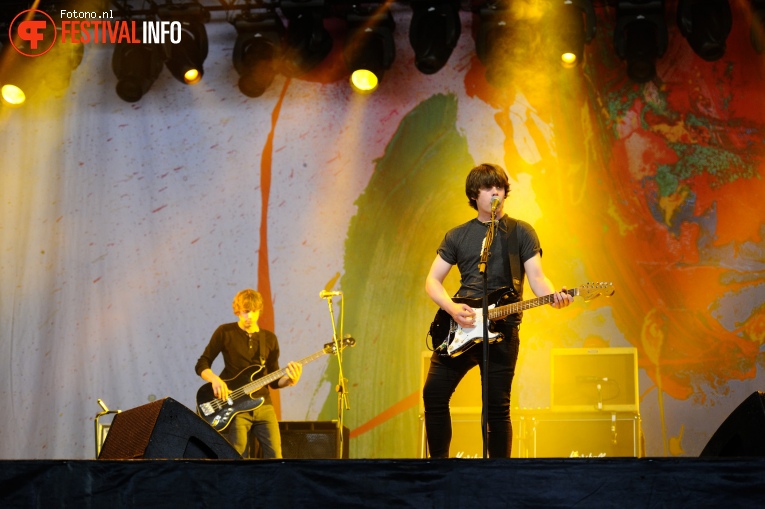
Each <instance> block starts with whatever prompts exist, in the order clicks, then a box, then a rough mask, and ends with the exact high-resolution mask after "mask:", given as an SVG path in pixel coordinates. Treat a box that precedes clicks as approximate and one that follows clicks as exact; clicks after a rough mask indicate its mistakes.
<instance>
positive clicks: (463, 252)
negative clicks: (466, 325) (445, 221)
mask: <svg viewBox="0 0 765 509" xmlns="http://www.w3.org/2000/svg"><path fill="white" fill-rule="evenodd" d="M506 218H507V216H504V217H503V218H502V219H500V220H499V228H497V232H496V234H495V237H494V242H492V244H491V248H490V249H489V265H488V269H487V273H488V276H489V277H488V281H487V286H488V290H489V293H491V292H493V291H494V290H497V289H499V288H503V287H509V288H512V287H513V279H512V275H511V274H510V273H509V266H510V264H509V263H508V262H507V254H505V253H504V252H503V249H502V235H503V234H504V232H506V231H507V230H508V221H507V220H506ZM517 222H518V226H517V229H518V248H519V252H520V253H519V254H520V260H521V264H523V263H525V262H526V261H527V260H529V259H530V258H533V257H534V256H535V255H536V254H537V253H539V254H540V255H541V254H542V248H541V246H540V245H539V237H538V236H537V232H536V231H535V230H534V227H533V226H531V225H530V224H528V223H526V222H525V221H520V220H517ZM488 227H489V225H488V223H482V222H481V221H479V220H478V219H477V218H476V219H472V220H470V221H468V222H467V223H464V224H461V225H459V226H457V227H455V228H452V229H451V230H449V231H448V232H447V233H446V236H445V237H444V240H443V242H441V245H440V246H439V247H438V251H437V252H438V254H439V256H441V258H442V259H443V260H444V261H445V262H447V263H449V264H451V265H456V266H457V269H458V270H459V272H460V289H459V291H458V292H457V296H458V297H469V298H480V297H482V296H483V276H482V275H481V273H480V272H479V271H478V262H479V261H480V259H481V248H482V246H483V241H484V239H485V238H486V230H487V228H488ZM517 277H520V276H517ZM522 283H523V282H522V281H521V284H522ZM517 318H520V316H518V317H517ZM517 321H518V322H519V321H520V320H517Z"/></svg>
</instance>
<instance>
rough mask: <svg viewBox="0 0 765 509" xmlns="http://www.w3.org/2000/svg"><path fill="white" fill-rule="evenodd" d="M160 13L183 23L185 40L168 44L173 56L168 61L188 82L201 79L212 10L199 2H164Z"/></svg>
mask: <svg viewBox="0 0 765 509" xmlns="http://www.w3.org/2000/svg"><path fill="white" fill-rule="evenodd" d="M157 15H158V16H159V18H160V19H162V20H163V21H177V22H179V23H180V26H181V33H180V36H181V42H180V43H178V44H168V48H169V57H168V59H167V61H166V62H165V65H166V66H167V69H168V70H169V71H170V74H172V75H173V77H174V78H175V79H177V80H178V81H180V82H181V83H185V84H186V85H193V84H195V83H199V82H200V81H201V80H202V77H203V76H204V72H205V71H204V61H205V59H206V58H207V52H208V46H209V44H208V41H207V29H206V28H205V23H206V22H207V21H209V20H210V14H209V12H207V10H205V9H203V8H202V6H201V5H199V4H196V3H187V4H167V5H163V6H160V7H159V9H158V11H157Z"/></svg>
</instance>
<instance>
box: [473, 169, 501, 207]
mask: <svg viewBox="0 0 765 509" xmlns="http://www.w3.org/2000/svg"><path fill="white" fill-rule="evenodd" d="M492 187H499V188H502V189H504V190H505V197H507V194H508V193H509V192H510V181H509V180H508V178H507V173H505V170H504V169H503V168H502V167H501V166H500V165H498V164H489V163H483V164H479V165H478V166H476V167H475V168H473V169H472V170H470V173H468V176H467V180H465V194H466V195H467V197H468V200H469V205H470V206H471V207H473V208H474V209H476V210H478V205H476V202H475V199H476V198H478V193H479V192H480V191H481V189H490V188H492Z"/></svg>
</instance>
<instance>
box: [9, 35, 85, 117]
mask: <svg viewBox="0 0 765 509" xmlns="http://www.w3.org/2000/svg"><path fill="white" fill-rule="evenodd" d="M47 30H50V31H51V32H52V30H55V28H54V27H49V28H48V29H47ZM51 32H48V33H47V34H46V35H45V37H46V38H47V37H52V33H51ZM8 41H9V39H8V38H6V39H5V41H4V42H2V43H1V44H2V46H3V50H2V53H1V54H0V66H1V67H2V69H0V74H1V75H2V76H1V77H0V86H1V87H2V100H3V102H4V103H5V104H6V105H9V106H20V105H21V104H23V103H25V102H26V101H27V100H31V99H33V98H36V97H41V96H43V95H45V94H46V93H48V94H52V95H54V96H56V97H60V96H62V95H63V94H64V92H65V91H66V89H67V87H68V86H69V81H70V79H71V75H72V71H73V70H74V69H76V68H77V67H78V66H79V65H80V63H81V62H82V57H83V45H82V44H56V45H53V46H52V47H51V48H50V50H49V51H47V52H45V53H44V54H41V55H40V56H37V57H27V56H21V55H19V54H18V53H17V52H16V51H15V50H13V47H12V45H11V44H10V43H9V42H8ZM16 45H17V46H18V47H21V49H22V50H23V51H25V50H27V48H26V46H25V41H23V40H21V39H20V40H19V42H17V43H16Z"/></svg>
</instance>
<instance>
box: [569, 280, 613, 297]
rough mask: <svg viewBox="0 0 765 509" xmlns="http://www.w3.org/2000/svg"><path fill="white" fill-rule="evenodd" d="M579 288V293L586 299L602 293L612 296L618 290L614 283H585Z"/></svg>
mask: <svg viewBox="0 0 765 509" xmlns="http://www.w3.org/2000/svg"><path fill="white" fill-rule="evenodd" d="M577 290H578V292H579V293H578V295H579V296H580V297H581V298H583V299H584V300H592V299H594V298H595V297H599V296H601V295H603V296H605V297H610V296H612V295H613V294H614V292H616V288H614V284H613V283H585V284H583V285H582V286H580V287H579V288H578V289H577Z"/></svg>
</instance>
